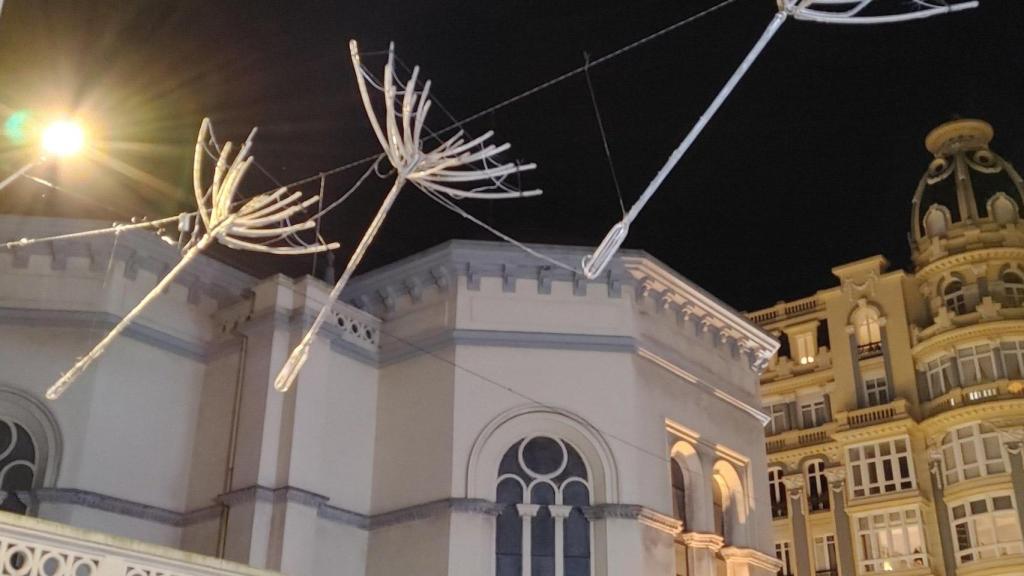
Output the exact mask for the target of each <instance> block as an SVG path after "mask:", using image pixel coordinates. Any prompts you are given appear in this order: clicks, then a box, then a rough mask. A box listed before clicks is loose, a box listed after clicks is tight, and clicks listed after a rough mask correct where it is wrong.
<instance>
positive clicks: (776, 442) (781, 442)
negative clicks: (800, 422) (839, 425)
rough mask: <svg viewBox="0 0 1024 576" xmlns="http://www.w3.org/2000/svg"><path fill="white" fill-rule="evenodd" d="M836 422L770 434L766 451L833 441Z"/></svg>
mask: <svg viewBox="0 0 1024 576" xmlns="http://www.w3.org/2000/svg"><path fill="white" fill-rule="evenodd" d="M835 430H836V424H835V422H826V423H824V424H822V425H821V426H817V427H815V428H808V429H807V430H788V431H786V432H782V433H781V434H776V435H774V436H770V437H769V438H767V439H766V440H765V443H764V446H765V451H767V452H768V453H772V452H780V451H782V450H789V449H791V448H801V447H804V446H814V445H816V444H824V443H826V442H831V441H832V432H835Z"/></svg>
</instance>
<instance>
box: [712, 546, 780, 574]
mask: <svg viewBox="0 0 1024 576" xmlns="http://www.w3.org/2000/svg"><path fill="white" fill-rule="evenodd" d="M718 553H719V554H721V555H722V558H725V562H726V563H727V564H745V565H747V566H753V567H755V568H762V569H764V570H769V571H771V572H772V573H775V572H778V571H779V570H781V569H782V566H783V564H782V561H781V560H779V559H778V558H776V557H775V556H769V555H768V554H765V553H764V552H761V551H758V550H754V549H753V548H737V547H735V546H726V547H724V548H722V549H720V550H719V551H718Z"/></svg>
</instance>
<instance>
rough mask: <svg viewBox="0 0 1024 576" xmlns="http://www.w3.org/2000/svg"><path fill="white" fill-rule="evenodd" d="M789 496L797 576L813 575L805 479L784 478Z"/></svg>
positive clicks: (801, 476)
mask: <svg viewBox="0 0 1024 576" xmlns="http://www.w3.org/2000/svg"><path fill="white" fill-rule="evenodd" d="M782 483H783V484H785V485H786V493H787V494H789V520H790V522H791V523H792V525H793V555H794V556H795V557H796V573H797V576H810V575H811V554H810V550H809V548H808V545H807V517H806V514H805V512H804V500H805V499H804V478H803V475H800V476H783V477H782Z"/></svg>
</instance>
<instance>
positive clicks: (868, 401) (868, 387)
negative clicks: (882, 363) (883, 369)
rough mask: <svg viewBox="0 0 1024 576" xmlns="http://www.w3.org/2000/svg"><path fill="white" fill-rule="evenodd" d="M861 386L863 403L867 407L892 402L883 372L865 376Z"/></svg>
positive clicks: (887, 382)
mask: <svg viewBox="0 0 1024 576" xmlns="http://www.w3.org/2000/svg"><path fill="white" fill-rule="evenodd" d="M863 386H864V403H865V405H866V406H867V407H871V406H881V405H883V404H888V403H889V402H892V400H893V399H892V398H890V397H889V379H888V378H886V377H885V374H882V375H880V376H871V377H865V378H864V380H863Z"/></svg>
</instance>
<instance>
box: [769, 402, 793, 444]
mask: <svg viewBox="0 0 1024 576" xmlns="http://www.w3.org/2000/svg"><path fill="white" fill-rule="evenodd" d="M768 417H769V418H770V420H769V421H768V425H767V426H766V428H767V432H768V434H767V435H768V436H775V435H776V434H782V433H783V432H789V431H790V430H791V429H792V426H790V422H789V403H788V402H776V403H774V404H769V405H768ZM777 418H779V419H781V421H782V425H781V427H780V426H779V425H778V424H777V420H776V419H777Z"/></svg>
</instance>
